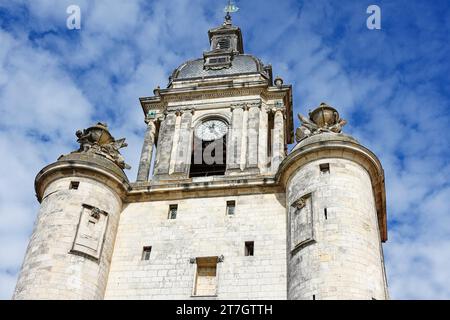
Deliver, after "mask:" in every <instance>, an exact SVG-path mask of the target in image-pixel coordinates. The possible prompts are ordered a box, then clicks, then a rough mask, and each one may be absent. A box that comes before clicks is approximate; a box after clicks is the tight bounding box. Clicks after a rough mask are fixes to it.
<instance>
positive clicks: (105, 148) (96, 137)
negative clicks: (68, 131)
mask: <svg viewBox="0 0 450 320" xmlns="http://www.w3.org/2000/svg"><path fill="white" fill-rule="evenodd" d="M76 136H77V138H78V139H77V142H78V143H79V144H80V148H79V149H78V150H77V151H74V152H72V153H95V154H98V155H101V156H104V157H106V158H108V159H109V160H111V161H113V162H114V163H116V164H117V165H118V166H119V167H120V168H122V169H130V168H131V167H130V166H129V165H128V164H126V163H125V159H124V158H123V156H122V155H121V154H120V152H119V149H121V148H124V147H126V146H128V144H127V143H126V142H125V138H122V139H119V140H115V139H114V137H113V136H112V135H111V134H110V133H109V131H108V125H107V124H106V123H102V122H98V123H97V124H96V125H94V126H92V127H89V128H87V129H84V130H77V132H76Z"/></svg>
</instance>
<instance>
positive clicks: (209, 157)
mask: <svg viewBox="0 0 450 320" xmlns="http://www.w3.org/2000/svg"><path fill="white" fill-rule="evenodd" d="M227 132H228V124H227V123H226V122H225V121H223V120H221V119H217V118H215V119H207V120H204V121H202V122H201V123H200V124H199V125H197V127H196V128H195V130H194V143H193V148H192V157H191V166H190V170H189V177H206V176H220V175H224V174H225V170H226V157H227V149H226V146H227Z"/></svg>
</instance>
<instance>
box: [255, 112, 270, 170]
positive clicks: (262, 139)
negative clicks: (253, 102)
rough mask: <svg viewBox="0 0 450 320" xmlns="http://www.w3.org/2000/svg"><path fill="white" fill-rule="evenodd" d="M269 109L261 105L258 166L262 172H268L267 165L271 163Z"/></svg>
mask: <svg viewBox="0 0 450 320" xmlns="http://www.w3.org/2000/svg"><path fill="white" fill-rule="evenodd" d="M268 111H269V110H268V109H267V107H265V106H261V111H260V117H259V138H258V166H259V169H260V170H261V172H266V171H267V166H268V164H269V163H270V160H269V159H268V155H267V135H268V130H269V117H268Z"/></svg>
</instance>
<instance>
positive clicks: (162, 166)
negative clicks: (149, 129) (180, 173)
mask: <svg viewBox="0 0 450 320" xmlns="http://www.w3.org/2000/svg"><path fill="white" fill-rule="evenodd" d="M176 118H177V116H176V115H175V113H174V112H171V113H168V114H167V115H166V117H165V119H164V120H163V122H162V123H161V127H160V129H159V136H158V148H157V150H156V161H155V168H154V171H153V172H154V176H162V175H168V174H169V168H170V155H171V153H172V145H173V136H174V132H175V121H176Z"/></svg>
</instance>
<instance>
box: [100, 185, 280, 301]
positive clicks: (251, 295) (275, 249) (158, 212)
mask: <svg viewBox="0 0 450 320" xmlns="http://www.w3.org/2000/svg"><path fill="white" fill-rule="evenodd" d="M228 200H235V201H236V210H235V214H234V215H232V216H228V215H227V214H226V202H227V201H228ZM284 203H285V197H284V194H255V195H245V196H244V195H241V196H237V197H213V198H202V197H201V195H198V198H196V199H181V200H173V201H157V202H156V201H155V202H142V203H130V204H127V205H125V208H124V211H123V212H122V216H121V221H120V226H119V229H118V234H117V240H116V247H115V250H114V255H113V260H112V264H111V270H110V275H109V281H108V286H107V290H106V294H105V298H106V299H189V298H191V295H192V294H193V287H194V280H195V274H196V262H195V258H198V257H218V258H219V260H221V262H218V263H217V279H216V280H217V290H216V292H217V297H218V298H219V299H286V216H285V214H286V211H285V207H284ZM171 204H177V205H178V213H177V217H176V219H174V220H169V219H168V210H169V205H171ZM245 241H254V256H245V254H244V252H245ZM144 246H151V247H152V251H151V256H150V259H149V260H148V261H142V260H141V259H142V250H143V247H144ZM222 255H223V261H222V259H221V256H222ZM194 299H195V298H194Z"/></svg>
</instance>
